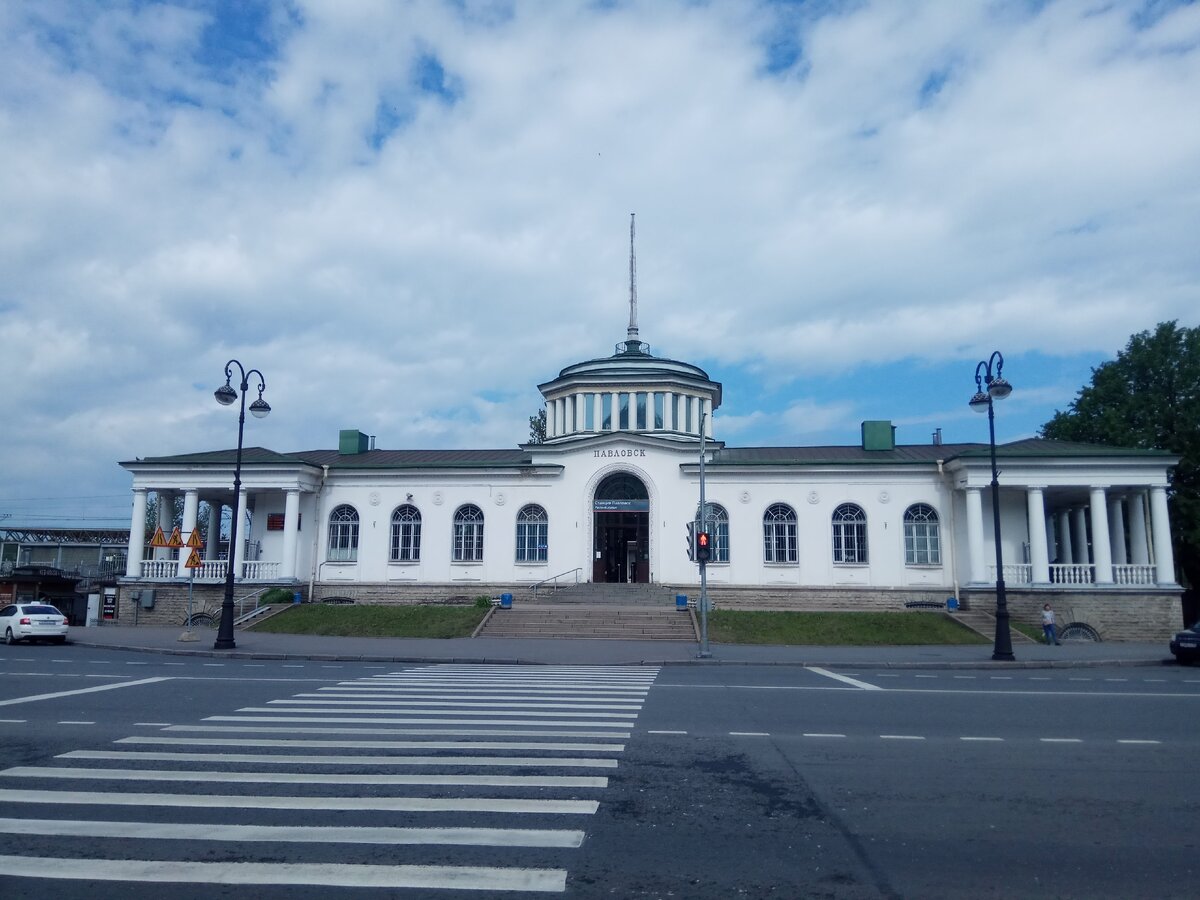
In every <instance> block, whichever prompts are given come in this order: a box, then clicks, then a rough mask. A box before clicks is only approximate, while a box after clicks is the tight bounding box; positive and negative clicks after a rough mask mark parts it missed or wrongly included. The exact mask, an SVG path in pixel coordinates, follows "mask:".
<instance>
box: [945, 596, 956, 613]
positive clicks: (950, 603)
mask: <svg viewBox="0 0 1200 900" xmlns="http://www.w3.org/2000/svg"><path fill="white" fill-rule="evenodd" d="M946 609H948V610H950V611H951V612H953V611H954V610H956V609H958V598H957V597H947V598H946Z"/></svg>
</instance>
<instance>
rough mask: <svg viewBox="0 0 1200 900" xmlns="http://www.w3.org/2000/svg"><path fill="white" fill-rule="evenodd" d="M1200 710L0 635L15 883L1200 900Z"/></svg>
mask: <svg viewBox="0 0 1200 900" xmlns="http://www.w3.org/2000/svg"><path fill="white" fill-rule="evenodd" d="M478 675H483V676H484V677H482V678H477V677H476V676H478ZM305 695H312V696H305ZM1198 703H1200V669H1186V668H1176V667H1161V668H1158V667H1151V668H1113V669H1103V668H1087V669H1053V670H1036V669H1030V670H1024V669H1023V670H1014V671H1012V672H1011V673H1003V672H997V671H996V670H995V669H981V670H979V671H971V670H963V669H953V670H950V669H947V670H932V671H931V670H911V671H900V672H887V671H876V670H865V671H861V672H852V671H848V670H844V669H839V670H838V671H836V672H833V671H828V670H821V669H813V668H803V667H791V666H775V667H754V666H750V667H739V666H722V667H719V668H703V667H695V666H681V667H673V666H668V667H664V668H661V669H659V668H656V667H651V666H643V667H626V668H614V667H602V668H590V667H580V668H574V667H548V666H536V667H518V666H506V667H497V668H496V669H484V668H481V667H472V666H441V665H435V664H431V665H429V666H420V665H398V664H386V663H374V664H365V663H357V662H351V663H342V662H322V661H318V660H312V661H280V660H256V661H254V660H232V659H231V660H212V659H205V658H188V657H183V658H172V657H164V656H158V655H154V654H130V653H122V652H119V651H109V650H101V649H93V648H87V647H78V646H67V647H55V646H35V647H24V646H20V647H0V761H2V762H3V767H2V768H0V801H3V802H0V820H2V821H0V896H3V897H5V898H18V897H21V898H24V897H38V898H44V897H47V896H54V897H62V898H74V897H80V898H82V897H89V898H96V897H118V896H119V897H122V898H152V897H153V898H161V897H162V896H164V894H167V893H168V892H169V893H170V895H171V896H173V897H177V898H186V897H197V898H201V897H203V898H210V897H255V898H284V897H288V898H317V897H321V898H329V897H335V898H336V897H347V898H350V897H428V896H433V897H437V896H467V897H471V896H480V897H492V896H512V897H535V896H546V895H547V893H550V894H553V893H558V894H559V895H560V896H565V897H570V898H599V897H606V898H609V897H630V898H636V897H663V898H666V897H683V898H728V897H739V896H740V897H751V898H754V897H784V898H796V897H831V898H842V897H846V898H858V897H864V898H866V897H870V898H875V897H905V898H909V897H911V898H928V897H1089V898H1095V897H1122V898H1128V897H1176V896H1177V897H1185V896H1186V897H1191V896H1193V895H1194V890H1191V889H1189V888H1190V887H1191V885H1192V883H1193V882H1194V880H1195V877H1196V872H1195V869H1196V867H1197V860H1198V859H1200V857H1198V855H1197V853H1196V841H1195V839H1194V838H1193V837H1192V832H1191V829H1190V827H1189V826H1190V823H1191V820H1192V819H1193V818H1194V814H1193V803H1192V801H1191V791H1190V785H1191V783H1192V781H1193V772H1194V759H1195V758H1196V754H1197V750H1198V747H1197V743H1198V740H1200V729H1197V725H1196V723H1197V711H1198V706H1197V704H1198ZM63 754H70V755H69V756H64V755H63ZM147 754H149V755H147ZM181 754H182V755H181ZM230 773H241V774H240V775H238V776H236V777H238V778H239V779H240V780H238V781H230V780H229V778H230ZM342 776H350V777H342ZM316 829H328V830H316ZM364 829H383V830H379V831H368V830H364ZM12 872H20V873H22V874H20V875H19V876H16V877H14V876H13V875H12V874H11V873H12ZM108 878H114V879H116V880H103V879H108ZM261 878H265V879H266V880H268V881H272V880H274V881H281V880H285V879H294V880H295V881H296V882H297V883H296V884H292V885H286V884H278V883H272V884H257V883H253V882H254V880H255V879H261ZM173 880H174V881H173ZM220 881H230V882H232V883H218V882H220ZM446 884H454V885H456V888H455V889H450V888H447V887H444V886H439V885H446ZM345 885H355V886H353V887H351V886H345ZM369 885H374V886H369ZM414 885H415V886H414ZM530 887H534V888H537V889H538V890H536V891H533V890H526V889H524V888H530Z"/></svg>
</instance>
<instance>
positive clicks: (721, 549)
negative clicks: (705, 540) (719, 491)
mask: <svg viewBox="0 0 1200 900" xmlns="http://www.w3.org/2000/svg"><path fill="white" fill-rule="evenodd" d="M706 505H707V506H708V516H707V518H706V519H705V521H704V523H703V524H704V528H705V529H706V530H707V531H708V534H709V540H710V542H711V543H712V551H711V552H712V556H711V557H710V558H709V562H710V563H727V562H729V513H727V512H726V511H725V507H723V506H722V505H721V504H719V503H709V504H706Z"/></svg>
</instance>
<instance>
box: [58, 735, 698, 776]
mask: <svg viewBox="0 0 1200 900" xmlns="http://www.w3.org/2000/svg"><path fill="white" fill-rule="evenodd" d="M651 733H652V734H653V733H654V732H651ZM678 733H679V734H684V733H685V732H678ZM416 746H419V747H428V746H429V745H428V744H425V743H420V744H417V745H416ZM471 746H472V745H463V746H456V747H454V748H452V749H455V750H461V749H470V747H471ZM562 747H566V748H568V749H574V747H573V746H572V745H570V744H566V745H562ZM434 749H436V748H434ZM560 749H561V747H560ZM55 758H56V759H113V760H138V761H145V762H151V761H152V762H178V763H190V762H220V763H261V764H279V765H306V766H389V767H390V766H448V765H453V766H504V767H513V768H526V767H528V768H537V769H615V768H616V767H617V761H616V760H615V759H588V758H581V757H574V758H571V757H565V756H399V755H397V756H315V755H311V754H300V753H275V754H267V753H168V752H161V753H155V752H153V751H148V750H143V751H138V750H126V751H121V750H72V751H70V752H68V753H60V754H58V756H57V757H55Z"/></svg>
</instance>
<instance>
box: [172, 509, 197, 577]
mask: <svg viewBox="0 0 1200 900" xmlns="http://www.w3.org/2000/svg"><path fill="white" fill-rule="evenodd" d="M199 509H200V496H199V495H198V494H197V493H196V492H195V491H187V492H186V493H185V494H184V495H183V524H182V526H181V527H180V529H179V530H180V531H181V532H182V533H183V539H184V541H186V540H187V539H188V538H190V537H191V536H192V532H193V531H195V530H196V513H197V512H198V511H199ZM191 554H192V550H191V548H190V547H180V548H179V565H178V567H177V568H176V570H175V572H176V574H177V575H178V576H179V577H180V578H187V577H188V574H189V571H188V567H187V566H186V565H184V563H186V562H187V561H188V557H189V556H191Z"/></svg>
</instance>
